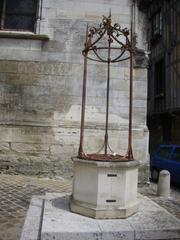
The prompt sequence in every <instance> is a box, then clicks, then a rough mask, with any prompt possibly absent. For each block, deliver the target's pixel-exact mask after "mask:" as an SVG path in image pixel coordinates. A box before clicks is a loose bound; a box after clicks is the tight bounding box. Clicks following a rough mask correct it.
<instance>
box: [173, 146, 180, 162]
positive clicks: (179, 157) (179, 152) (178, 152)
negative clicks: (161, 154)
mask: <svg viewBox="0 0 180 240" xmlns="http://www.w3.org/2000/svg"><path fill="white" fill-rule="evenodd" d="M172 160H175V161H177V162H180V148H176V149H175V151H174V153H173V156H172Z"/></svg>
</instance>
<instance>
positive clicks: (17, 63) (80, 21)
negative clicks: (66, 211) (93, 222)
mask: <svg viewBox="0 0 180 240" xmlns="http://www.w3.org/2000/svg"><path fill="white" fill-rule="evenodd" d="M130 5H131V3H130V1H129V0H120V1H119V0H111V1H107V0H96V1H95V0H91V1H87V0H73V1H71V0H51V1H50V0H44V1H43V6H42V19H41V21H40V22H38V24H37V31H36V32H37V33H38V34H47V35H49V38H50V40H48V41H41V40H30V39H29V40H28V39H24V40H23V39H4V38H0V85H1V87H0V97H1V98H0V104H1V111H0V123H1V125H0V130H1V134H0V161H1V163H0V165H1V169H4V171H17V172H18V171H19V172H25V173H29V174H38V173H43V174H55V173H56V174H63V175H66V176H67V175H68V176H69V175H70V174H71V166H72V163H71V160H70V159H71V156H72V155H77V151H78V144H79V126H80V107H81V89H82V76H83V57H82V54H81V52H82V48H83V46H84V37H85V31H86V25H87V23H88V24H89V25H90V26H93V25H96V26H97V25H98V24H99V23H100V22H101V19H102V15H106V16H107V15H108V13H109V9H110V8H111V12H112V19H113V22H118V23H120V24H121V26H122V27H128V28H129V27H130ZM136 14H137V17H136V20H137V22H138V21H139V19H141V21H140V25H137V24H136V26H138V27H136V31H137V36H138V37H137V42H138V48H141V49H144V48H145V45H146V40H143V39H144V38H143V36H144V24H145V23H144V21H142V18H141V15H142V14H141V13H139V12H137V11H136ZM142 17H143V16H142ZM138 39H139V41H138ZM105 80H106V67H105V66H104V65H103V64H99V65H97V64H96V63H94V62H89V65H88V96H87V111H86V112H87V114H86V122H87V124H86V134H85V136H86V138H85V149H88V150H89V151H90V152H93V151H94V152H96V151H98V150H99V148H100V147H101V146H102V143H103V137H104V131H103V129H104V122H105V115H104V113H105V97H106V94H105V88H106V81H105ZM110 88H111V92H110V98H111V99H110V117H109V120H110V132H109V135H110V136H109V141H110V145H111V146H112V148H113V150H114V151H115V152H120V153H122V154H124V153H125V152H126V149H127V126H128V96H129V95H128V89H129V63H128V62H123V63H119V64H115V65H113V66H112V69H111V86H110ZM146 97H147V70H146V69H145V68H144V67H138V68H135V69H134V97H133V98H134V102H133V148H134V156H135V158H136V159H138V160H140V161H142V162H143V163H146V162H147V161H148V130H147V127H146Z"/></svg>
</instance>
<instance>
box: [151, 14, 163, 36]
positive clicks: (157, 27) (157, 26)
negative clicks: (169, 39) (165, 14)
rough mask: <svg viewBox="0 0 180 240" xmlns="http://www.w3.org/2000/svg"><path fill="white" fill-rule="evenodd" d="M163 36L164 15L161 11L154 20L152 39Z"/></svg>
mask: <svg viewBox="0 0 180 240" xmlns="http://www.w3.org/2000/svg"><path fill="white" fill-rule="evenodd" d="M161 35H162V13H161V11H160V10H159V11H158V12H156V13H155V14H154V16H153V18H152V38H153V39H157V38H159V37H160V36H161Z"/></svg>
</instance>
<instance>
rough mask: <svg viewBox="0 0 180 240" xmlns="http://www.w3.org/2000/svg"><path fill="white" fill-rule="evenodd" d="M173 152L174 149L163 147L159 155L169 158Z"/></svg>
mask: <svg viewBox="0 0 180 240" xmlns="http://www.w3.org/2000/svg"><path fill="white" fill-rule="evenodd" d="M171 151H172V147H161V148H160V150H159V152H158V155H159V156H160V157H162V158H168V157H169V155H170V153H171Z"/></svg>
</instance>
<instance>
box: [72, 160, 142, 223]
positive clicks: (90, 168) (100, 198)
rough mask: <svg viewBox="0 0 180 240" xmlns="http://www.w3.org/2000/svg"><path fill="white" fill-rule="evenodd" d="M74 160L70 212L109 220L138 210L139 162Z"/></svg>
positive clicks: (123, 216)
mask: <svg viewBox="0 0 180 240" xmlns="http://www.w3.org/2000/svg"><path fill="white" fill-rule="evenodd" d="M73 160H74V179H73V193H72V196H71V199H70V209H71V211H72V212H75V213H79V214H81V215H84V216H88V217H93V218H99V219H111V218H127V217H128V216H130V215H132V214H134V213H135V212H137V210H138V202H137V181H138V166H139V162H138V161H135V160H134V161H127V162H112V161H111V162H110V161H109V162H105V161H91V160H83V159H79V158H73Z"/></svg>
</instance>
